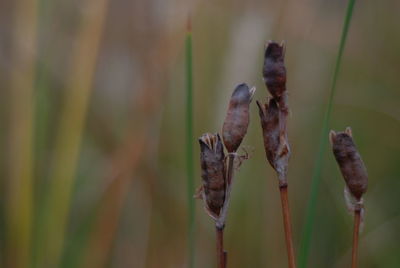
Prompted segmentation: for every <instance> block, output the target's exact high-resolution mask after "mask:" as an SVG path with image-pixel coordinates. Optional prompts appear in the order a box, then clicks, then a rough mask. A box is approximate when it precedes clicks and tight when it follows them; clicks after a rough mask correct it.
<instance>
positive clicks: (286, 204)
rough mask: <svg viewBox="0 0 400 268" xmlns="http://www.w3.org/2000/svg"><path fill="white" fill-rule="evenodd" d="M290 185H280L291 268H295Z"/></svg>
mask: <svg viewBox="0 0 400 268" xmlns="http://www.w3.org/2000/svg"><path fill="white" fill-rule="evenodd" d="M287 188H288V186H287V184H284V185H280V186H279V190H280V192H281V202H282V214H283V226H284V229H285V238H286V249H287V254H288V261H289V268H295V267H296V262H295V257H294V249H293V239H292V225H291V220H290V211H289V200H288V189H287Z"/></svg>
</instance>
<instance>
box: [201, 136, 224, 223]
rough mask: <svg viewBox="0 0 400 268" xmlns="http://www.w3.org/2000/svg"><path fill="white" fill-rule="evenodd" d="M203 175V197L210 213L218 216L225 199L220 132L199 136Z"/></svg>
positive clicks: (222, 149)
mask: <svg viewBox="0 0 400 268" xmlns="http://www.w3.org/2000/svg"><path fill="white" fill-rule="evenodd" d="M199 143H200V163H201V177H202V179H203V192H202V195H203V196H202V197H203V200H204V202H205V208H206V211H207V212H208V214H209V215H210V216H211V217H213V218H214V219H216V218H218V216H219V214H220V210H221V208H222V206H223V204H224V201H225V189H226V183H225V161H224V160H225V155H224V148H223V146H222V142H221V138H220V136H219V135H218V134H210V133H206V134H203V136H201V137H200V138H199Z"/></svg>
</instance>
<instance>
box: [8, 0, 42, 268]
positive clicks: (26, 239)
mask: <svg viewBox="0 0 400 268" xmlns="http://www.w3.org/2000/svg"><path fill="white" fill-rule="evenodd" d="M37 4H38V3H37V2H36V1H26V0H19V1H15V8H14V12H15V13H14V21H13V30H12V34H13V36H12V38H13V40H12V45H13V55H12V62H11V64H10V67H11V72H10V101H11V105H10V126H9V139H10V140H9V144H10V145H9V148H10V151H9V154H8V155H7V157H9V159H8V161H9V162H8V163H9V167H8V168H9V174H8V178H7V191H5V193H6V194H7V202H6V204H4V207H5V209H6V217H5V224H6V235H5V246H6V252H5V253H4V255H3V256H4V258H5V266H6V267H15V268H25V267H29V266H30V263H29V262H30V255H31V243H32V237H31V236H32V222H33V216H34V213H33V139H34V138H33V137H34V116H33V113H34V110H35V102H34V97H33V96H34V86H35V73H36V71H35V67H36V55H37V9H38V5H37Z"/></svg>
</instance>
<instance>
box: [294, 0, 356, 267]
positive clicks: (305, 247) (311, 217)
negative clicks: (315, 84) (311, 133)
mask: <svg viewBox="0 0 400 268" xmlns="http://www.w3.org/2000/svg"><path fill="white" fill-rule="evenodd" d="M354 4H355V0H349V2H348V5H347V12H346V17H345V19H344V25H343V30H342V35H341V38H340V45H339V51H338V54H337V57H336V63H335V70H334V73H333V78H332V84H331V88H330V93H329V100H328V106H327V108H326V111H325V115H324V121H323V125H322V133H321V137H320V141H319V149H318V154H317V159H316V163H315V169H314V172H313V176H312V181H311V194H310V199H309V201H308V205H307V212H306V221H305V225H304V228H303V234H302V239H301V243H300V250H299V256H298V266H299V268H305V267H307V259H308V254H309V249H310V243H311V236H312V231H313V226H314V221H315V214H316V204H317V197H318V188H319V184H320V181H321V180H320V177H321V170H322V165H323V160H324V159H323V157H324V154H325V150H326V147H327V143H328V131H329V123H330V118H331V114H332V104H333V98H334V96H335V91H336V82H337V78H338V75H339V71H340V65H341V63H342V56H343V51H344V47H345V45H346V39H347V34H348V31H349V26H350V21H351V18H352V15H353V9H354Z"/></svg>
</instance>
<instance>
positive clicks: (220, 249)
mask: <svg viewBox="0 0 400 268" xmlns="http://www.w3.org/2000/svg"><path fill="white" fill-rule="evenodd" d="M215 229H216V231H217V257H218V268H225V267H226V259H227V258H226V255H227V253H226V251H224V227H222V228H220V227H218V226H216V228H215Z"/></svg>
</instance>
